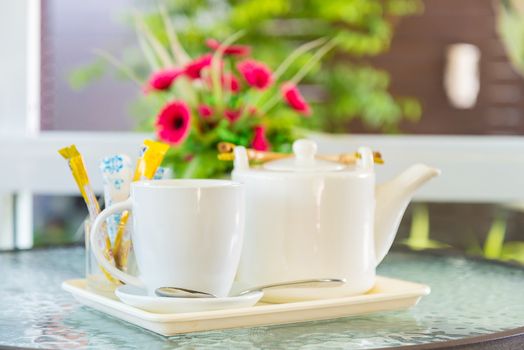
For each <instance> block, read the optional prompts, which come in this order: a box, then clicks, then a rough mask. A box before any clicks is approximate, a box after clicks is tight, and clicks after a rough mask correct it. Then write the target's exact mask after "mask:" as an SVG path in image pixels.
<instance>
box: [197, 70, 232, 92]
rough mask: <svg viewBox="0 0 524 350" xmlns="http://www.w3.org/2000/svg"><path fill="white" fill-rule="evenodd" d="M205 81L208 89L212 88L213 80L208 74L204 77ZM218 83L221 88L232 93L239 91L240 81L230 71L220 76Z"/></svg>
mask: <svg viewBox="0 0 524 350" xmlns="http://www.w3.org/2000/svg"><path fill="white" fill-rule="evenodd" d="M205 81H206V82H207V85H208V86H209V88H210V89H212V88H213V80H212V79H211V77H210V76H207V77H205ZM220 83H221V85H222V88H224V89H227V90H228V91H231V92H232V93H235V94H236V93H238V92H239V91H240V82H239V81H238V78H237V77H235V76H234V75H233V74H231V73H224V74H222V75H221V76H220Z"/></svg>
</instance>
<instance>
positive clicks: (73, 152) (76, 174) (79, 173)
mask: <svg viewBox="0 0 524 350" xmlns="http://www.w3.org/2000/svg"><path fill="white" fill-rule="evenodd" d="M58 153H60V155H61V156H62V157H64V159H66V160H67V161H68V163H69V168H70V169H71V173H72V174H73V178H74V179H75V182H76V184H77V186H78V189H79V190H80V193H81V194H82V197H83V198H84V201H85V202H86V205H87V210H88V211H89V218H90V220H91V221H93V220H94V219H95V218H96V216H97V215H98V214H99V213H100V205H99V204H98V201H97V200H96V197H95V193H94V192H93V188H92V187H91V183H90V182H89V177H88V176H87V169H86V166H85V164H84V159H83V158H82V155H81V154H80V152H78V149H77V148H76V146H75V145H71V146H69V147H64V148H61V149H59V150H58ZM104 255H105V257H106V259H108V260H109V262H110V263H111V264H113V265H114V264H115V260H114V258H113V253H112V251H111V241H110V240H109V236H108V235H107V232H106V231H105V230H104ZM100 269H101V270H102V272H103V273H104V275H105V276H106V277H107V279H108V280H110V281H111V282H118V281H116V280H115V279H114V278H113V277H111V275H109V273H107V271H105V270H104V269H102V268H100Z"/></svg>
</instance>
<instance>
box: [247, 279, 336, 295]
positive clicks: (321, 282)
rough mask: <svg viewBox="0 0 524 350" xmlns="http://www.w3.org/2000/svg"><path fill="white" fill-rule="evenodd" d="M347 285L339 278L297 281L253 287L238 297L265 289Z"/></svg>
mask: <svg viewBox="0 0 524 350" xmlns="http://www.w3.org/2000/svg"><path fill="white" fill-rule="evenodd" d="M344 283H346V280H345V279H339V278H321V279H306V280H297V281H287V282H279V283H271V284H265V285H263V286H258V287H253V288H249V289H246V290H243V291H242V292H240V293H238V295H244V294H248V293H252V292H255V291H262V290H264V289H269V288H276V287H310V288H324V287H337V286H340V285H342V284H344Z"/></svg>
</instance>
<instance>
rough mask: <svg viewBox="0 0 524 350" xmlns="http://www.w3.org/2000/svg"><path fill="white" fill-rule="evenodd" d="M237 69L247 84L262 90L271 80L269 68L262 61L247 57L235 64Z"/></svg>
mask: <svg viewBox="0 0 524 350" xmlns="http://www.w3.org/2000/svg"><path fill="white" fill-rule="evenodd" d="M237 69H238V71H239V72H240V73H241V74H242V76H243V77H244V79H245V80H246V82H247V83H248V84H249V86H252V87H254V88H256V89H259V90H264V89H266V88H267V87H269V85H271V83H272V82H273V76H272V74H271V70H270V69H269V68H268V67H267V66H266V65H265V64H263V63H260V62H257V61H255V60H251V59H247V60H244V61H242V62H240V63H239V64H237Z"/></svg>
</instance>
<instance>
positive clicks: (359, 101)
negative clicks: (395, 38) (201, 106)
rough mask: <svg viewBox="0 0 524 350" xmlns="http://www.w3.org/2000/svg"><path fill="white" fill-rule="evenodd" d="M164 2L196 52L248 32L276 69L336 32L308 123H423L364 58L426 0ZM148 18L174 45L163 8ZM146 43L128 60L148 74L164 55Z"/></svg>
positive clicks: (388, 126) (313, 78)
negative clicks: (309, 43) (140, 56)
mask: <svg viewBox="0 0 524 350" xmlns="http://www.w3.org/2000/svg"><path fill="white" fill-rule="evenodd" d="M162 4H164V5H165V7H166V9H167V12H168V16H169V18H170V19H171V22H172V23H173V26H174V29H175V30H176V32H177V33H178V38H179V40H180V43H181V44H182V46H183V47H184V48H185V49H186V50H187V52H190V53H191V54H192V56H193V57H194V56H196V55H198V54H200V53H202V52H204V50H205V47H204V46H203V45H202V43H203V42H204V40H205V39H206V38H209V37H212V38H217V39H219V40H223V39H224V38H226V37H227V36H229V35H231V34H232V33H235V32H237V31H238V30H245V35H244V37H243V38H242V43H244V44H248V45H251V46H253V48H254V55H255V57H257V59H259V60H261V61H264V62H266V63H267V64H268V65H269V66H270V67H271V68H273V69H275V68H276V67H277V66H278V65H279V64H280V63H281V62H282V61H283V60H284V59H285V58H286V57H287V55H289V53H290V52H291V51H292V50H293V48H296V47H297V46H299V45H300V44H301V43H304V42H307V41H310V40H313V39H316V38H319V37H326V38H334V39H335V43H336V47H335V49H334V50H332V53H331V54H330V55H329V57H328V58H327V60H326V61H325V62H324V64H323V65H322V66H320V64H316V65H315V66H313V67H311V70H310V73H309V74H308V76H306V77H305V79H304V84H307V85H308V86H311V87H313V88H312V89H310V90H307V91H310V92H309V93H306V98H307V99H308V100H310V101H312V102H314V103H313V109H314V112H315V115H314V117H313V118H310V119H309V120H308V121H307V122H305V123H304V124H305V125H303V126H306V127H308V128H314V129H323V130H325V131H332V132H347V131H348V122H349V121H351V120H352V119H355V118H361V119H362V120H363V122H364V123H365V124H366V125H368V126H370V127H374V128H379V129H382V130H383V131H386V132H396V131H398V130H397V125H398V123H399V122H400V121H401V120H403V119H407V120H411V121H416V120H418V119H419V117H420V115H421V106H420V104H419V103H418V101H417V100H415V99H413V98H409V97H402V96H392V95H391V94H390V93H389V91H388V90H389V76H388V74H387V72H384V71H381V70H378V69H375V68H373V67H371V66H369V64H367V63H365V61H363V58H366V57H369V56H375V55H378V54H380V53H383V52H385V51H386V50H387V49H388V48H389V45H390V42H391V38H392V35H393V31H394V30H393V29H394V23H395V22H396V21H397V20H398V19H399V18H400V17H402V16H408V15H413V14H416V13H420V12H421V11H422V2H421V0H329V1H326V0H271V1H260V0H164V1H163V2H162ZM143 21H144V23H145V24H146V26H147V27H148V28H149V29H150V34H151V36H153V37H154V38H156V40H157V41H158V43H159V44H160V45H161V46H163V47H166V48H168V47H169V45H170V44H169V37H168V35H167V31H166V27H165V23H164V21H163V19H162V16H161V13H160V11H159V10H158V8H157V7H155V6H152V7H149V8H148V10H147V11H146V12H145V15H144V16H143ZM138 41H139V46H140V47H141V49H142V52H143V56H144V57H143V59H142V62H139V61H137V60H133V61H132V62H130V60H125V62H126V64H127V65H129V66H132V68H133V70H134V71H135V72H136V74H137V75H138V77H140V78H141V79H145V78H146V74H147V73H148V72H149V71H150V69H148V68H147V66H149V67H153V68H158V67H160V66H162V60H161V59H160V58H159V57H155V55H153V54H152V53H151V51H152V50H153V49H154V48H152V47H151V46H150V45H147V44H145V43H144V42H145V41H146V40H145V38H144V37H143V35H140V34H139V40H138ZM311 55H312V54H306V55H304V56H303V57H300V59H298V60H297V61H296V62H295V63H294V64H293V65H292V66H291V67H290V69H289V70H288V73H287V74H286V75H285V76H283V78H284V79H290V78H291V76H292V75H293V74H294V73H296V72H297V71H298V70H299V68H300V67H301V66H303V65H304V62H306V61H307V60H308V59H309V58H310V57H311ZM146 63H147V64H146ZM86 68H88V67H86ZM85 71H86V72H89V69H86V70H85ZM95 73H96V74H94V75H99V74H98V72H97V71H95ZM75 74H76V73H75ZM79 74H80V73H78V74H76V75H79ZM80 75H81V74H80ZM76 80H78V79H76ZM80 80H82V79H80ZM83 80H84V81H85V82H87V79H83ZM80 85H81V84H77V83H75V86H80ZM307 91H306V92H307ZM140 111H141V110H138V112H140ZM136 112H137V111H135V113H134V114H136ZM140 125H142V124H140Z"/></svg>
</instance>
